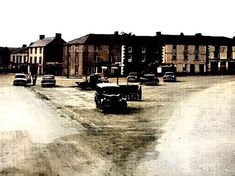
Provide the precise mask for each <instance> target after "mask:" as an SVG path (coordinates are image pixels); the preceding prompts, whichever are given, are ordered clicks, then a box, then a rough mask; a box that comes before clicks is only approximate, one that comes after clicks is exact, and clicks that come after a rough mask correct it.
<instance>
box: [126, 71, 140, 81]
mask: <svg viewBox="0 0 235 176" xmlns="http://www.w3.org/2000/svg"><path fill="white" fill-rule="evenodd" d="M139 79H140V78H139V75H138V73H137V72H130V73H129V75H128V76H127V82H138V81H139Z"/></svg>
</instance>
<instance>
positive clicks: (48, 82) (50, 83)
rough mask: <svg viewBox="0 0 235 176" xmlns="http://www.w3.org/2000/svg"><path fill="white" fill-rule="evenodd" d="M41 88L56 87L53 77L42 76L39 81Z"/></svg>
mask: <svg viewBox="0 0 235 176" xmlns="http://www.w3.org/2000/svg"><path fill="white" fill-rule="evenodd" d="M41 85H42V87H46V86H47V87H54V86H55V85H56V80H55V76H54V75H44V76H43V77H42V81H41Z"/></svg>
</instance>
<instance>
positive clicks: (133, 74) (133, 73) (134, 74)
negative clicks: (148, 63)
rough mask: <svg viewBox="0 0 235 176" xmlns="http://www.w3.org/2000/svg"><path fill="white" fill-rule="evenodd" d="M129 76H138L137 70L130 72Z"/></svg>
mask: <svg viewBox="0 0 235 176" xmlns="http://www.w3.org/2000/svg"><path fill="white" fill-rule="evenodd" d="M129 76H137V72H130V73H129Z"/></svg>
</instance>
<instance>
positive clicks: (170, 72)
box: [165, 72, 174, 74]
mask: <svg viewBox="0 0 235 176" xmlns="http://www.w3.org/2000/svg"><path fill="white" fill-rule="evenodd" d="M165 74H174V72H165Z"/></svg>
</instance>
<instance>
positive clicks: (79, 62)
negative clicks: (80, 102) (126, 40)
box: [63, 33, 121, 77]
mask: <svg viewBox="0 0 235 176" xmlns="http://www.w3.org/2000/svg"><path fill="white" fill-rule="evenodd" d="M120 62H121V44H120V38H119V36H118V34H117V33H115V34H88V35H85V36H83V37H81V38H77V39H75V40H72V41H70V42H68V43H67V44H66V45H65V47H64V67H63V73H64V75H67V76H68V77H69V76H75V77H82V76H84V75H90V74H93V73H102V74H104V75H110V74H115V72H117V71H119V66H120V65H119V64H120Z"/></svg>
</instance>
